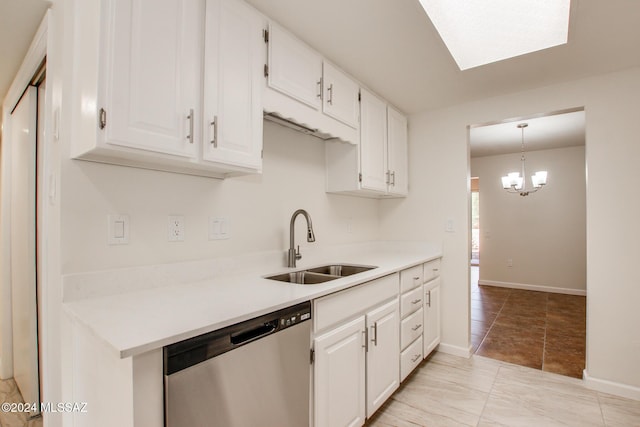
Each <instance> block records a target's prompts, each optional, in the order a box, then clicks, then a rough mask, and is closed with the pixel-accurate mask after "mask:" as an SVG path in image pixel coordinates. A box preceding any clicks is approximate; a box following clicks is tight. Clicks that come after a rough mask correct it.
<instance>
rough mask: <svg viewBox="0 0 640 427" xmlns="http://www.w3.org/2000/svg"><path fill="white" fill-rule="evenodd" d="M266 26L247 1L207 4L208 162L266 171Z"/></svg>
mask: <svg viewBox="0 0 640 427" xmlns="http://www.w3.org/2000/svg"><path fill="white" fill-rule="evenodd" d="M263 28H264V25H263V20H262V18H261V17H260V15H259V14H258V13H257V12H256V11H254V10H253V9H251V8H250V7H249V6H247V5H246V4H245V3H244V2H242V1H239V0H208V1H207V3H206V30H205V71H204V73H205V74H204V114H203V115H204V119H203V122H204V123H203V140H204V142H203V158H204V159H205V160H210V161H218V162H222V163H224V164H227V165H235V166H238V167H248V168H252V169H261V165H262V87H261V79H262V74H261V73H262V67H263V64H264V58H263V57H264V42H263V40H262V36H261V30H262V29H263Z"/></svg>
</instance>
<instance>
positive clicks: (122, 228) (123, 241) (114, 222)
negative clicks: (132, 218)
mask: <svg viewBox="0 0 640 427" xmlns="http://www.w3.org/2000/svg"><path fill="white" fill-rule="evenodd" d="M107 242H108V243H109V244H110V245H128V244H129V215H114V214H112V215H108V216H107Z"/></svg>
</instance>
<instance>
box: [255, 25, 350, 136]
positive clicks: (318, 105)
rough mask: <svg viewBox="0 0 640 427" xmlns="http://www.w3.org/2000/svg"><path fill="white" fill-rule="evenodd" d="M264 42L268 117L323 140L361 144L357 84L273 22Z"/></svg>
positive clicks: (265, 106) (266, 111)
mask: <svg viewBox="0 0 640 427" xmlns="http://www.w3.org/2000/svg"><path fill="white" fill-rule="evenodd" d="M265 40H266V42H267V46H268V54H267V57H268V62H267V63H266V64H265V66H264V72H265V75H266V79H265V80H266V87H265V93H264V98H263V107H264V111H265V113H267V114H268V115H269V117H271V116H276V117H277V118H278V119H277V120H281V119H285V121H286V122H287V123H288V124H290V125H291V126H292V127H294V128H299V129H304V132H305V133H309V134H313V135H315V136H318V137H320V138H322V139H332V138H338V139H339V140H341V141H345V142H349V143H351V144H357V143H358V108H357V107H358V98H357V97H358V83H357V82H356V81H355V80H354V79H352V78H351V77H349V76H348V75H346V74H345V73H343V72H342V71H340V70H339V69H338V68H336V67H335V66H333V65H332V64H329V63H328V62H327V61H325V60H324V59H323V57H322V56H321V55H320V54H319V53H318V52H316V51H315V50H313V49H312V48H311V47H309V46H308V45H306V44H305V43H304V42H302V41H301V40H299V39H298V38H297V37H296V36H294V35H293V34H291V33H289V32H288V31H287V30H285V29H283V28H282V27H280V26H278V25H277V24H275V23H273V22H271V23H269V29H268V32H267V34H266V37H265ZM292 123H293V124H292Z"/></svg>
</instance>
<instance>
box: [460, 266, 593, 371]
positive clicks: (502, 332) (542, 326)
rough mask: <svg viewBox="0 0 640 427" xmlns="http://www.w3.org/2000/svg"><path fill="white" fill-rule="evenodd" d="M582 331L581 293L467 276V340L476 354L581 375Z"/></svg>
mask: <svg viewBox="0 0 640 427" xmlns="http://www.w3.org/2000/svg"><path fill="white" fill-rule="evenodd" d="M472 268H477V267H472ZM585 336H586V298H585V297H583V296H576V295H564V294H553V293H547V292H534V291H525V290H520V289H509V288H498V287H493V286H478V285H477V282H475V283H474V281H473V280H472V289H471V344H472V346H473V351H474V352H475V353H476V354H478V355H480V356H485V357H490V358H492V359H498V360H502V361H505V362H510V363H515V364H518V365H522V366H528V367H530V368H535V369H542V370H543V371H547V372H554V373H557V374H562V375H568V376H571V377H575V378H582V371H583V369H584V363H585Z"/></svg>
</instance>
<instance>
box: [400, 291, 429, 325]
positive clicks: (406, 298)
mask: <svg viewBox="0 0 640 427" xmlns="http://www.w3.org/2000/svg"><path fill="white" fill-rule="evenodd" d="M422 298H423V294H422V286H421V287H419V288H416V289H414V290H412V291H409V292H405V293H404V294H402V296H401V297H400V318H403V317H405V316H406V315H407V314H411V313H413V312H414V311H416V310H417V309H419V308H421V307H422Z"/></svg>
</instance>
